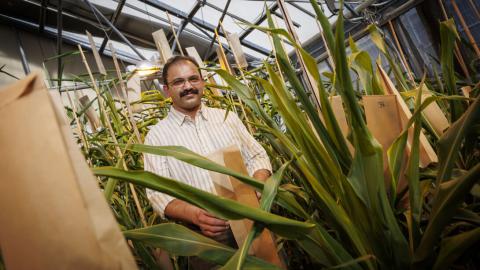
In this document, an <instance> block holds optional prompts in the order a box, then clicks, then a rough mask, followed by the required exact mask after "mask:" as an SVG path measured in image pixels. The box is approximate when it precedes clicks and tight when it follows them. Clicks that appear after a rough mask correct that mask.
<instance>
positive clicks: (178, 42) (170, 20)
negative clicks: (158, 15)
mask: <svg viewBox="0 0 480 270" xmlns="http://www.w3.org/2000/svg"><path fill="white" fill-rule="evenodd" d="M165 13H167V18H168V23H169V24H170V29H171V30H172V34H173V37H174V38H175V43H177V46H178V50H179V51H180V54H181V55H182V56H184V54H183V49H182V45H180V41H179V40H178V37H177V33H176V32H175V29H174V28H173V22H172V18H170V13H168V12H165Z"/></svg>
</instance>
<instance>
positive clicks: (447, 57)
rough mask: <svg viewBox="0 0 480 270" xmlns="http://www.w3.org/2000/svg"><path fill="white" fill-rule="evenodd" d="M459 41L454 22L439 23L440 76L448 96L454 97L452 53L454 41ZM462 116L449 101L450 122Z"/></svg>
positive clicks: (455, 91) (450, 20) (454, 82)
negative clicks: (442, 78)
mask: <svg viewBox="0 0 480 270" xmlns="http://www.w3.org/2000/svg"><path fill="white" fill-rule="evenodd" d="M457 39H459V36H458V33H457V29H456V28H455V22H454V21H453V19H449V20H446V21H444V22H441V23H440V41H441V48H440V64H441V67H442V75H443V77H444V80H445V88H446V90H447V93H448V94H449V95H456V94H457V89H456V80H455V67H454V63H453V51H454V47H455V41H456V40H457ZM461 114H462V109H461V107H460V104H457V103H454V102H453V101H450V122H451V123H453V122H455V121H457V119H458V118H459V117H460V115H461Z"/></svg>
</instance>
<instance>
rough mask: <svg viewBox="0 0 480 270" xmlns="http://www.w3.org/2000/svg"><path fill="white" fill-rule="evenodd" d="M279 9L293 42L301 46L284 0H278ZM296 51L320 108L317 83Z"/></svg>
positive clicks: (301, 67)
mask: <svg viewBox="0 0 480 270" xmlns="http://www.w3.org/2000/svg"><path fill="white" fill-rule="evenodd" d="M277 4H278V8H279V9H280V11H281V12H282V15H283V20H284V21H285V25H286V26H287V30H288V32H289V33H290V35H291V36H292V38H293V40H294V41H295V42H296V43H298V44H300V39H299V38H298V36H297V33H296V32H295V28H294V25H293V23H292V20H291V18H290V15H289V14H288V11H287V8H286V6H285V1H284V0H277ZM295 51H296V53H297V59H298V62H299V63H300V69H301V70H302V72H303V74H304V76H305V79H306V80H305V81H306V82H307V85H308V86H309V89H311V90H312V93H313V96H314V97H315V102H316V104H317V107H318V108H320V107H321V106H320V98H319V93H318V87H317V83H316V82H315V80H314V79H313V77H312V75H311V74H310V73H309V72H308V70H307V67H306V65H305V61H304V60H303V58H302V56H301V54H300V51H299V50H298V49H297V48H295Z"/></svg>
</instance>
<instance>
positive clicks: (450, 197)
mask: <svg viewBox="0 0 480 270" xmlns="http://www.w3.org/2000/svg"><path fill="white" fill-rule="evenodd" d="M479 178H480V164H477V165H476V166H475V167H473V168H472V169H470V170H469V171H468V172H467V173H466V174H464V175H463V176H461V177H459V178H458V179H455V180H450V181H447V182H443V183H441V184H440V185H439V188H438V191H437V194H436V196H435V198H434V202H433V207H432V213H431V214H430V219H429V222H428V225H427V228H426V230H425V233H424V234H423V237H422V240H421V242H420V245H419V246H418V249H417V250H416V252H415V256H414V262H415V264H416V265H422V263H424V261H425V260H426V259H427V258H428V256H429V255H430V254H431V252H432V250H433V246H434V245H435V243H436V241H437V239H438V237H439V235H440V234H441V232H442V231H443V229H444V228H445V226H446V225H448V223H449V222H450V220H451V219H452V217H453V216H454V214H455V212H456V210H457V209H458V207H459V206H460V205H461V203H462V201H463V200H464V198H465V195H466V194H468V192H470V190H471V188H472V187H473V185H474V184H475V183H476V182H478V179H479Z"/></svg>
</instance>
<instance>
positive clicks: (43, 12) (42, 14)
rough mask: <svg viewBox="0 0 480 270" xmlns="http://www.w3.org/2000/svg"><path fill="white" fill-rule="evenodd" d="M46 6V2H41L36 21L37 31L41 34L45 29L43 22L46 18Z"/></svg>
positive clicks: (43, 0)
mask: <svg viewBox="0 0 480 270" xmlns="http://www.w3.org/2000/svg"><path fill="white" fill-rule="evenodd" d="M47 4H48V0H42V3H41V7H40V16H39V19H38V25H40V27H39V28H38V30H39V32H40V33H43V30H44V29H45V20H46V17H47Z"/></svg>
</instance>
